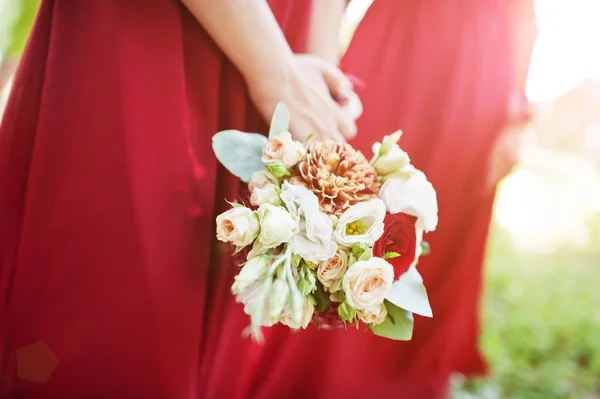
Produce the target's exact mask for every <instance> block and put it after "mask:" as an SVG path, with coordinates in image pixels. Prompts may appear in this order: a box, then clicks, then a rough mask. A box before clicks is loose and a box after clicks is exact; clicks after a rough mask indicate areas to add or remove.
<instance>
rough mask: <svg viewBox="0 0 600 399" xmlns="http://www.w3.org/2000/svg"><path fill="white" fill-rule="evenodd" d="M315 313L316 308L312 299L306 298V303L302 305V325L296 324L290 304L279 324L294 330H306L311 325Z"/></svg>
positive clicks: (284, 310) (282, 314)
mask: <svg viewBox="0 0 600 399" xmlns="http://www.w3.org/2000/svg"><path fill="white" fill-rule="evenodd" d="M314 312H315V306H314V305H313V304H312V302H311V301H310V299H309V298H308V297H306V298H305V299H304V303H303V304H302V319H301V320H300V323H295V322H294V320H293V318H292V308H291V306H290V304H288V305H287V306H286V307H285V308H284V309H283V313H281V317H280V318H279V322H280V323H281V324H283V325H286V326H288V327H289V328H292V329H294V330H297V329H299V328H303V329H306V327H308V325H309V324H310V321H311V320H312V318H313V314H314Z"/></svg>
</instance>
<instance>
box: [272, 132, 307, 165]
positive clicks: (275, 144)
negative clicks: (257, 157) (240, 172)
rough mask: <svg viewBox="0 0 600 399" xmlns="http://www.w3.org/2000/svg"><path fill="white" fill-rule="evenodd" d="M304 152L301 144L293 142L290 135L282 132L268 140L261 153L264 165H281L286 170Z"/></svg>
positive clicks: (298, 159)
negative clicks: (285, 167)
mask: <svg viewBox="0 0 600 399" xmlns="http://www.w3.org/2000/svg"><path fill="white" fill-rule="evenodd" d="M305 153H306V150H305V148H304V146H303V145H302V143H300V142H298V141H295V140H294V139H293V138H292V135H291V133H289V132H283V133H279V134H278V135H277V136H275V137H273V138H272V139H270V140H269V142H268V143H267V145H266V146H265V148H264V149H263V153H262V161H263V162H264V163H265V164H269V163H283V164H284V165H285V166H287V167H288V168H291V167H292V166H294V165H296V164H297V163H298V161H300V158H302V157H303V156H304V154H305Z"/></svg>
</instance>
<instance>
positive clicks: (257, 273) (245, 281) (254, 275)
mask: <svg viewBox="0 0 600 399" xmlns="http://www.w3.org/2000/svg"><path fill="white" fill-rule="evenodd" d="M268 264H269V257H268V256H266V255H261V256H257V257H255V258H252V259H250V260H248V262H246V263H245V264H244V265H243V266H242V268H241V270H240V272H239V273H238V275H237V276H235V278H234V280H235V282H234V283H233V285H232V286H231V291H232V292H233V293H234V294H241V293H242V292H244V291H245V290H246V289H247V288H248V287H249V286H250V285H251V284H253V283H254V282H255V281H256V280H258V279H260V278H263V277H264V275H265V274H266V272H267V266H268Z"/></svg>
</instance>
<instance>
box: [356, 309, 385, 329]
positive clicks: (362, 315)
mask: <svg viewBox="0 0 600 399" xmlns="http://www.w3.org/2000/svg"><path fill="white" fill-rule="evenodd" d="M356 314H357V315H358V318H359V319H360V321H362V322H363V323H365V324H370V325H372V326H376V325H377V324H381V323H383V321H384V320H385V317H386V316H387V309H386V307H385V305H384V304H383V303H382V304H381V306H379V307H377V308H373V309H372V310H359V311H358V312H357V313H356Z"/></svg>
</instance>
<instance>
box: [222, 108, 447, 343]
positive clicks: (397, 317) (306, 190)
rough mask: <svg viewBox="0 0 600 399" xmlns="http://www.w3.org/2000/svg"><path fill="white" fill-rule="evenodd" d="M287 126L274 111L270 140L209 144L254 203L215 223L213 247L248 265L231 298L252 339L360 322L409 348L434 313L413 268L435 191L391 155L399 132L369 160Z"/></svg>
mask: <svg viewBox="0 0 600 399" xmlns="http://www.w3.org/2000/svg"><path fill="white" fill-rule="evenodd" d="M289 118H290V115H289V111H288V110H287V109H286V108H285V106H283V105H282V104H280V105H279V106H278V107H277V110H276V112H275V115H274V117H273V120H272V123H271V128H270V132H269V137H268V138H267V137H264V136H262V135H259V134H254V133H244V132H240V131H235V130H227V131H222V132H219V133H217V134H216V135H215V136H214V138H213V149H214V151H215V154H216V156H217V158H218V160H219V161H220V162H221V163H222V164H223V165H224V166H225V167H226V168H227V169H228V170H229V171H230V172H232V173H233V174H234V175H236V176H238V177H239V178H240V179H242V180H243V181H244V182H247V183H248V194H249V195H248V197H249V199H248V200H247V201H239V202H238V203H231V205H232V208H231V209H230V210H228V211H227V212H225V213H223V214H221V215H219V216H218V217H217V238H218V239H219V240H220V241H223V242H227V243H230V244H231V245H233V246H235V249H236V253H237V255H238V256H239V255H242V256H243V258H242V262H240V263H241V264H240V265H239V266H240V269H239V273H238V274H237V276H236V277H235V282H234V284H233V286H232V291H233V294H234V295H235V296H236V299H237V301H238V302H241V303H242V304H243V305H244V311H245V313H246V314H248V315H249V316H250V319H251V325H250V327H249V331H250V332H251V334H252V335H253V337H254V338H256V339H260V338H261V327H262V326H272V325H274V324H276V323H282V324H285V325H287V326H288V327H290V328H292V329H300V328H306V327H307V326H308V325H309V324H311V323H312V324H316V325H317V326H320V327H322V328H338V327H340V326H341V327H342V328H343V327H344V326H346V325H347V324H350V325H353V324H355V325H356V326H357V327H358V326H359V325H360V323H363V324H364V325H366V327H367V328H368V329H370V330H371V331H372V332H373V333H374V334H377V335H380V336H384V337H388V338H391V339H398V340H408V339H410V338H411V336H412V324H413V317H412V315H413V313H416V314H420V315H423V316H427V317H431V316H432V312H431V307H430V305H429V301H428V298H427V293H426V291H425V287H424V286H423V280H422V278H421V276H420V275H419V273H418V272H417V270H416V264H417V261H418V259H419V256H420V255H422V254H424V252H425V251H426V250H427V245H426V244H425V243H424V242H423V239H422V236H423V233H424V232H428V231H433V230H435V228H436V225H437V221H438V216H437V200H436V195H435V190H434V189H433V187H432V185H431V184H430V183H429V182H428V181H427V178H426V177H425V175H424V174H423V173H422V172H421V171H419V170H417V169H415V168H414V167H413V166H412V165H411V164H410V159H409V157H408V155H407V154H406V153H405V152H404V151H403V150H401V149H400V147H399V146H398V141H399V139H400V136H401V132H396V133H394V134H392V135H390V136H386V137H384V138H383V140H382V141H381V143H375V144H374V145H373V152H374V155H373V158H372V159H371V161H368V160H367V159H366V158H365V156H364V155H363V154H362V153H361V152H360V151H357V150H355V149H354V148H352V147H351V146H350V145H348V144H338V143H334V142H332V141H314V142H311V143H310V144H307V143H301V142H298V141H295V140H294V139H293V138H292V136H291V134H290V133H289V132H288V131H287V130H288V125H289Z"/></svg>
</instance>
